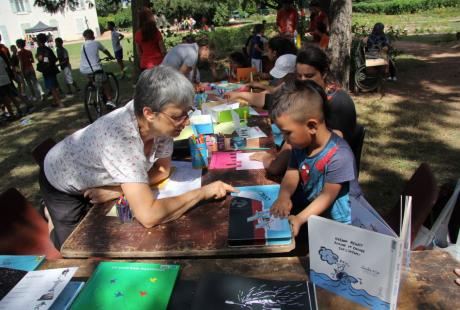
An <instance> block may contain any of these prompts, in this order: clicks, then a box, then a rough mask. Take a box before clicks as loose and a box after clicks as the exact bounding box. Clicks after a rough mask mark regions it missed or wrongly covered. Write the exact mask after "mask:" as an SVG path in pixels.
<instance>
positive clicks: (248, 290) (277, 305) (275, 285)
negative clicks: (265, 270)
mask: <svg viewBox="0 0 460 310" xmlns="http://www.w3.org/2000/svg"><path fill="white" fill-rule="evenodd" d="M317 308H318V307H317V303H316V290H315V286H314V285H313V284H312V283H309V282H306V281H274V280H263V279H255V278H247V277H241V276H236V275H228V274H219V273H209V274H205V275H204V276H203V277H202V278H201V279H200V281H199V282H198V288H197V291H196V294H195V298H194V300H193V304H192V310H215V309H219V310H238V309H242V310H246V309H251V310H266V309H279V310H285V309H286V310H287V309H289V310H297V309H298V310H300V309H302V310H306V309H315V310H316V309H317Z"/></svg>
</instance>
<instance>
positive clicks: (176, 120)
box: [157, 107, 196, 125]
mask: <svg viewBox="0 0 460 310" xmlns="http://www.w3.org/2000/svg"><path fill="white" fill-rule="evenodd" d="M195 110H196V109H195V107H190V109H189V110H188V111H187V112H185V113H184V114H182V115H180V116H171V115H169V114H168V113H165V112H161V111H160V112H157V113H161V114H163V115H165V116H167V117H168V118H169V120H170V121H171V122H172V123H173V124H174V125H180V124H182V123H184V122H185V121H186V120H188V119H189V118H190V116H192V114H193V112H195Z"/></svg>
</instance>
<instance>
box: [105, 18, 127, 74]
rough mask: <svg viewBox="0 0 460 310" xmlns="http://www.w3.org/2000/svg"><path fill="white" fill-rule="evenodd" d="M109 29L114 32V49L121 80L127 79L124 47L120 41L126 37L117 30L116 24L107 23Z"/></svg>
mask: <svg viewBox="0 0 460 310" xmlns="http://www.w3.org/2000/svg"><path fill="white" fill-rule="evenodd" d="M107 27H108V28H109V30H110V31H111V32H112V47H113V53H114V54H115V59H116V60H117V64H118V66H119V67H120V71H121V76H120V79H124V78H125V64H124V63H123V47H122V46H121V44H120V41H121V40H123V38H124V37H125V36H124V35H122V34H121V33H119V32H118V31H116V30H115V23H114V22H112V21H110V22H108V23H107Z"/></svg>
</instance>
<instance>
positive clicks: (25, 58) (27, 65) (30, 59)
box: [16, 39, 43, 101]
mask: <svg viewBox="0 0 460 310" xmlns="http://www.w3.org/2000/svg"><path fill="white" fill-rule="evenodd" d="M16 46H17V47H18V48H19V51H18V58H19V65H20V67H21V71H22V75H23V76H24V80H25V81H26V83H27V86H28V88H29V91H30V94H31V96H30V98H29V99H30V100H32V101H36V100H38V101H40V100H41V97H42V95H43V90H42V87H41V85H40V83H39V82H38V80H37V76H36V75H35V69H34V65H33V63H34V56H33V55H32V52H31V51H29V50H27V49H26V48H25V46H26V41H24V40H23V39H19V40H17V41H16Z"/></svg>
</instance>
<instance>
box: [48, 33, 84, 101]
mask: <svg viewBox="0 0 460 310" xmlns="http://www.w3.org/2000/svg"><path fill="white" fill-rule="evenodd" d="M54 42H55V43H56V54H57V58H58V60H59V66H60V67H61V71H62V74H63V75H64V80H65V83H66V85H67V95H68V96H72V95H73V92H72V88H71V86H73V87H74V88H75V91H76V92H79V91H80V87H78V85H77V83H75V81H74V80H73V77H72V67H71V65H70V61H69V53H68V52H67V49H65V48H64V41H62V39H61V38H56V39H54Z"/></svg>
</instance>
